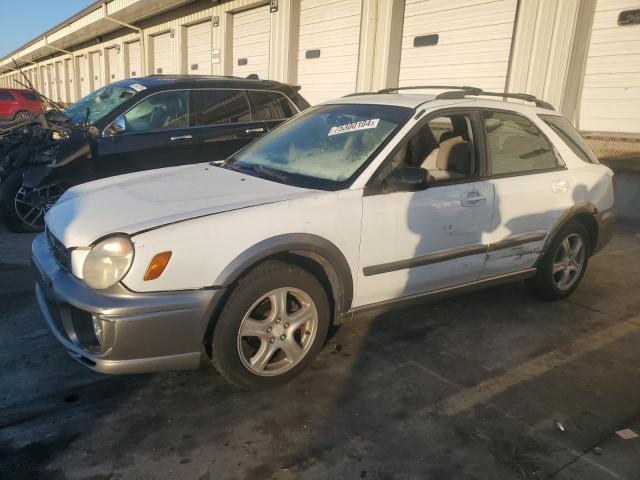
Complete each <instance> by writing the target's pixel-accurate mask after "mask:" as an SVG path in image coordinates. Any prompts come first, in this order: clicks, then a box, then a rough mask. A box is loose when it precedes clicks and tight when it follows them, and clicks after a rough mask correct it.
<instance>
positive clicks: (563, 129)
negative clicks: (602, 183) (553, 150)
mask: <svg viewBox="0 0 640 480" xmlns="http://www.w3.org/2000/svg"><path fill="white" fill-rule="evenodd" d="M540 118H542V120H544V121H545V122H546V123H547V125H549V126H550V127H551V128H552V129H553V131H554V132H556V133H557V134H558V136H559V137H560V138H561V139H562V140H563V141H564V143H566V144H567V146H568V147H569V148H570V149H571V150H572V151H573V153H575V154H576V155H577V156H578V157H580V159H582V160H583V161H585V162H587V163H599V162H598V159H597V158H596V156H595V155H594V154H593V152H592V151H591V149H590V148H589V145H587V142H585V141H584V138H582V135H580V133H579V132H578V131H577V130H576V129H575V128H573V125H571V123H569V120H567V119H566V118H564V117H558V116H557V115H540Z"/></svg>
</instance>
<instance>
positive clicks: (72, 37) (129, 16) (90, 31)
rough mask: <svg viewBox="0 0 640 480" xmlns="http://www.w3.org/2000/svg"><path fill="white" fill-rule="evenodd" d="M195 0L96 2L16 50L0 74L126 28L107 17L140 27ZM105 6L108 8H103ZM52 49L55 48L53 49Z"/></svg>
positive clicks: (1, 63)
mask: <svg viewBox="0 0 640 480" xmlns="http://www.w3.org/2000/svg"><path fill="white" fill-rule="evenodd" d="M193 1H195V0H112V1H110V2H105V1H102V0H100V1H97V2H94V3H92V4H91V5H89V6H88V7H87V8H85V9H84V10H81V11H80V12H78V13H77V14H75V15H74V16H73V17H71V18H69V19H67V20H65V21H64V22H62V23H61V24H59V25H57V26H55V27H54V28H52V29H51V30H49V31H47V32H45V33H44V34H43V35H40V36H38V37H37V38H35V39H34V40H32V41H30V42H29V43H27V44H25V45H23V46H22V47H20V48H18V49H17V50H14V51H13V52H11V53H10V54H8V55H7V56H5V57H4V58H2V60H0V74H3V73H7V72H8V71H11V70H13V69H14V63H13V59H15V61H16V62H17V63H18V65H19V66H23V65H24V66H28V65H30V64H31V62H36V61H42V60H43V59H45V58H46V57H48V56H52V55H54V54H58V53H59V52H58V50H57V49H60V50H71V49H72V48H73V47H74V46H76V45H81V44H84V43H87V42H91V41H95V42H96V45H99V42H98V41H97V38H98V37H102V36H104V35H107V34H109V33H112V32H115V31H116V30H120V29H122V28H124V27H123V26H122V25H120V24H118V23H116V22H113V21H111V20H109V18H108V17H110V18H113V19H115V20H118V21H119V22H124V23H128V24H134V25H135V24H137V23H140V22H142V21H144V20H146V19H148V18H151V17H154V16H156V15H160V14H161V13H164V12H167V11H169V10H173V9H175V8H178V7H180V6H182V5H186V4H188V3H192V2H193ZM103 4H106V8H105V7H104V6H103ZM51 47H55V49H54V48H51Z"/></svg>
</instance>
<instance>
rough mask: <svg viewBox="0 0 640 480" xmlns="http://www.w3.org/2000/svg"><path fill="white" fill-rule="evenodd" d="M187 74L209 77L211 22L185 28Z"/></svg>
mask: <svg viewBox="0 0 640 480" xmlns="http://www.w3.org/2000/svg"><path fill="white" fill-rule="evenodd" d="M187 73H188V74H192V75H211V22H210V21H206V22H202V23H198V24H196V25H189V26H188V27H187Z"/></svg>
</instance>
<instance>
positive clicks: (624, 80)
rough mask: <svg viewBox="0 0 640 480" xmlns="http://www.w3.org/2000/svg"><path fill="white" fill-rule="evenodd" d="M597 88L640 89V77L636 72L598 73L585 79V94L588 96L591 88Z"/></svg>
mask: <svg viewBox="0 0 640 480" xmlns="http://www.w3.org/2000/svg"><path fill="white" fill-rule="evenodd" d="M597 87H640V75H638V74H637V73H636V72H623V73H611V72H607V73H596V74H592V75H589V76H587V77H585V79H584V92H583V94H582V97H583V98H584V96H585V95H587V94H588V93H589V92H588V89H589V88H597Z"/></svg>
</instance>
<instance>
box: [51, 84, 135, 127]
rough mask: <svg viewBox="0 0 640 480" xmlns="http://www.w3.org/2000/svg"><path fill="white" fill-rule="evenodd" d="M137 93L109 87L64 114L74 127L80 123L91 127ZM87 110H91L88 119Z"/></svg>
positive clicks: (66, 110) (126, 89)
mask: <svg viewBox="0 0 640 480" xmlns="http://www.w3.org/2000/svg"><path fill="white" fill-rule="evenodd" d="M135 93H136V92H135V91H134V90H131V89H129V88H124V87H115V86H112V85H107V86H106V87H102V88H101V89H99V90H96V91H95V92H92V93H90V94H89V95H87V96H86V97H84V98H81V99H80V100H78V101H77V102H76V103H74V104H73V105H71V106H69V108H67V109H65V111H64V114H65V115H66V116H67V118H68V119H69V121H70V122H71V123H72V124H74V125H77V124H80V123H86V124H87V125H90V124H92V123H95V122H97V121H98V120H100V119H101V118H102V117H104V116H105V115H106V114H108V113H109V112H111V111H112V110H113V109H114V108H116V107H117V106H119V105H121V104H122V103H124V102H125V101H127V100H128V99H129V98H131V97H132V96H133V95H135ZM87 109H89V116H88V117H86V115H87ZM85 117H86V118H85Z"/></svg>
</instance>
